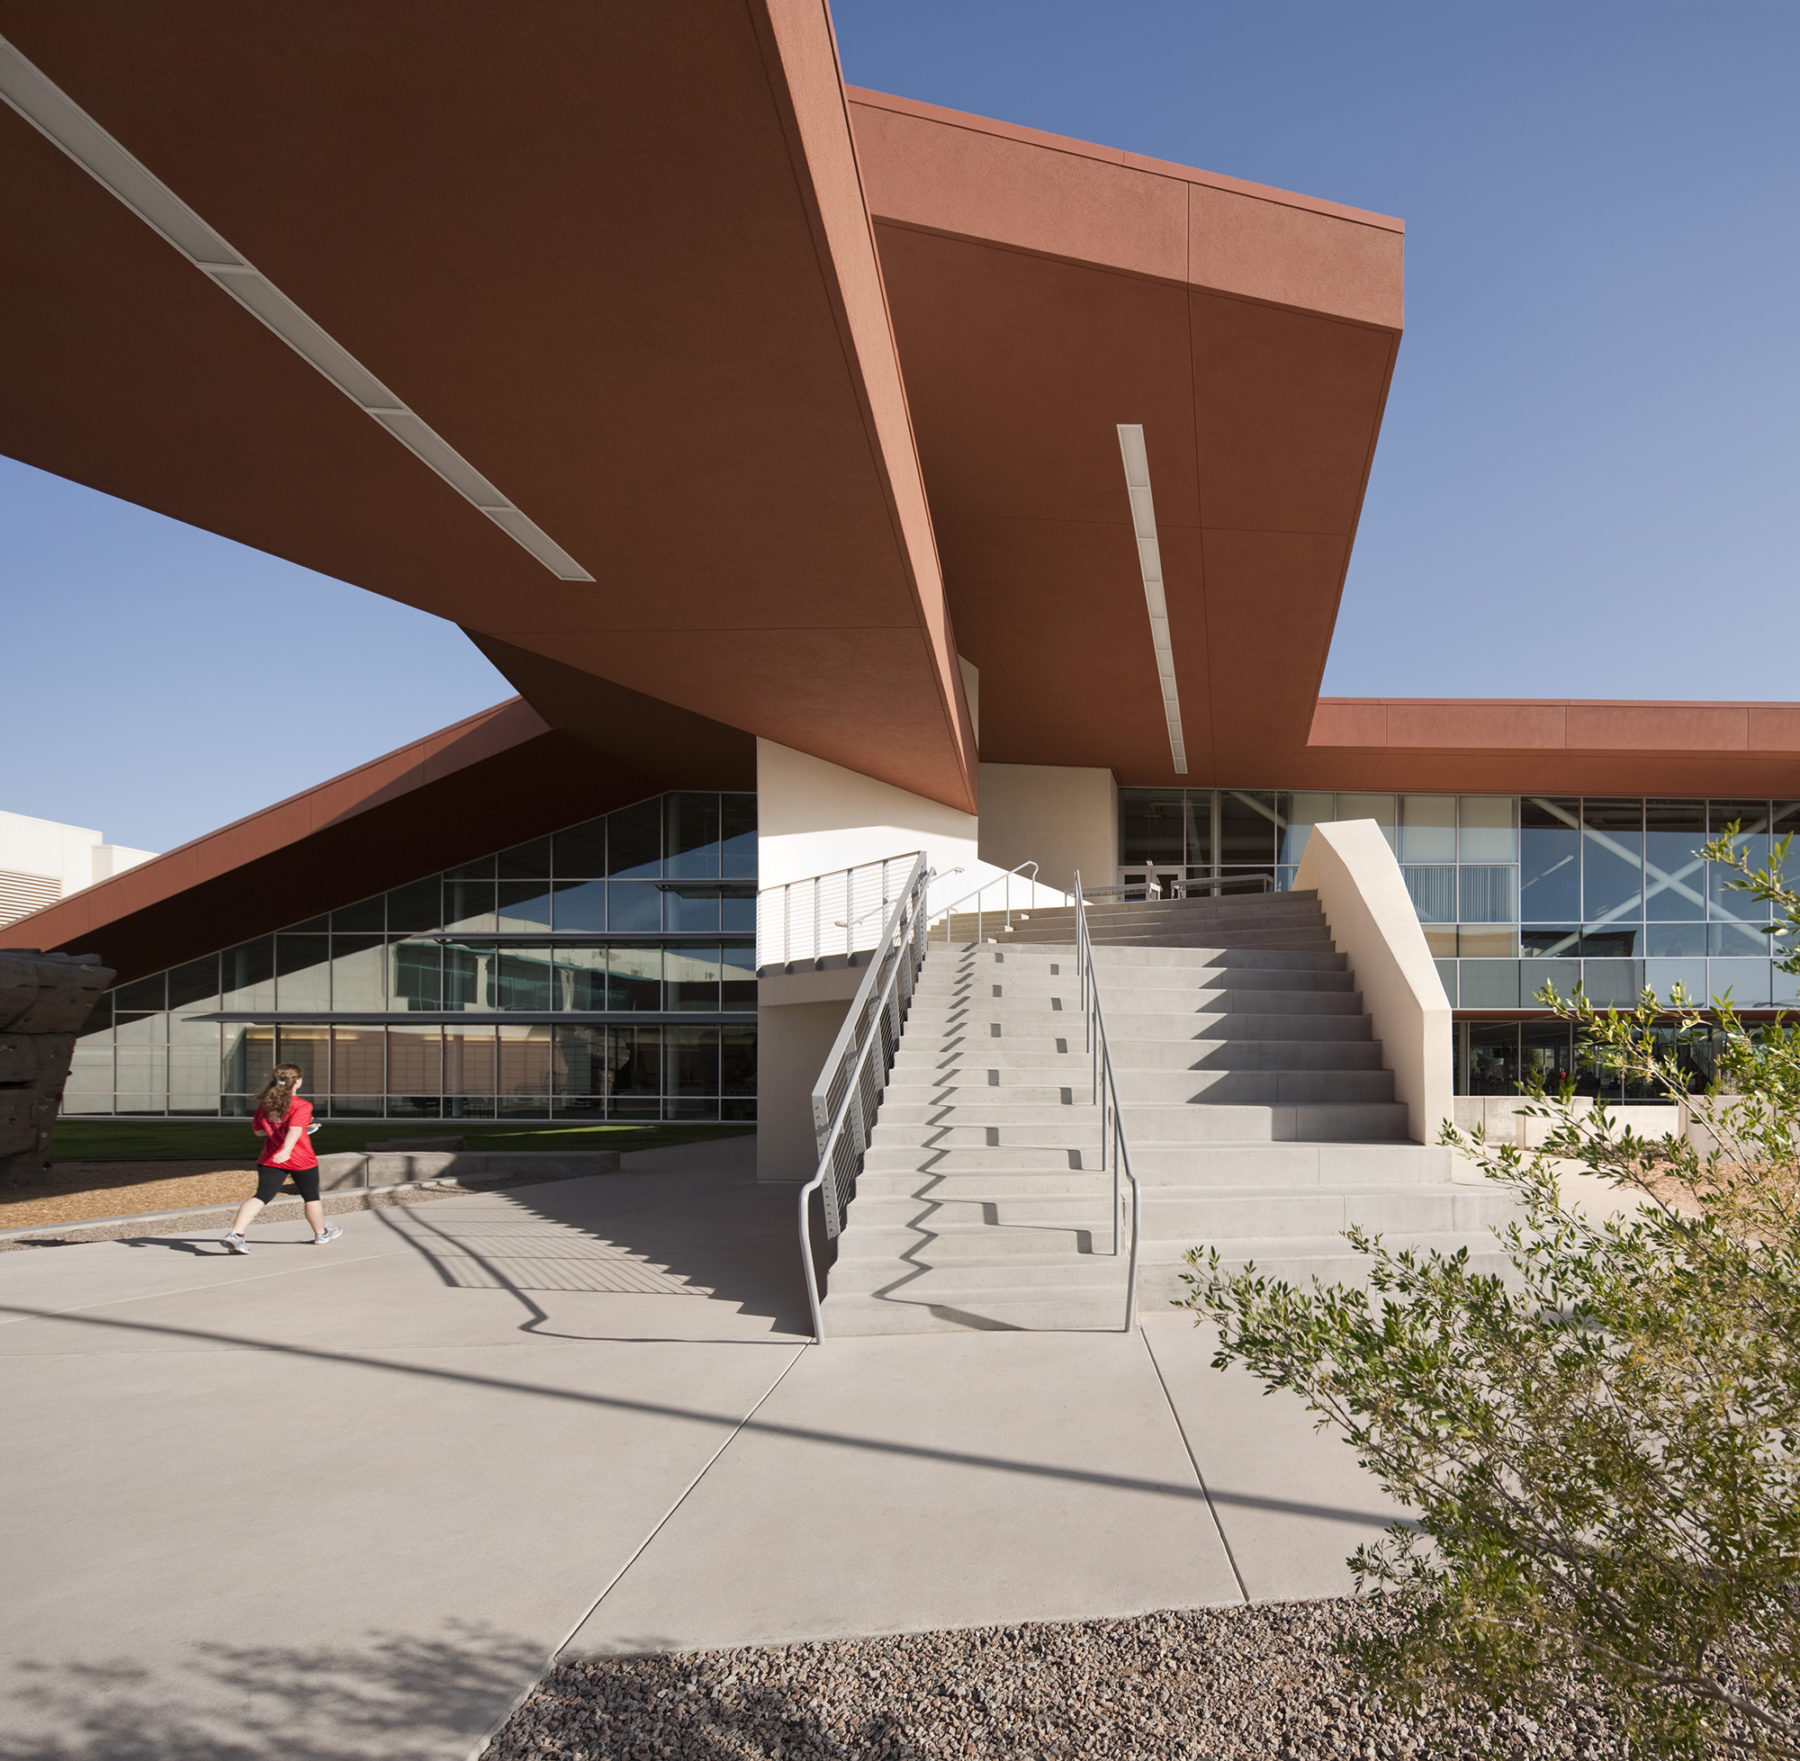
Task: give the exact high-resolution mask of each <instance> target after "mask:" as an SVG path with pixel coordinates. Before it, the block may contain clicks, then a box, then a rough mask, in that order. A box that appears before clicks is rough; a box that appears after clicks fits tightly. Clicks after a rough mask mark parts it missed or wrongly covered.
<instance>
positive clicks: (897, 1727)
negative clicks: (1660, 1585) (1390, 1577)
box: [483, 1600, 1618, 1761]
mask: <svg viewBox="0 0 1800 1761" xmlns="http://www.w3.org/2000/svg"><path fill="white" fill-rule="evenodd" d="M1388 1618H1390V1616H1389V1615H1388V1614H1387V1613H1386V1611H1385V1610H1383V1608H1382V1607H1381V1605H1380V1604H1379V1603H1376V1602H1356V1601H1349V1600H1346V1601H1338V1602H1294V1603H1285V1604H1276V1605H1272V1606H1269V1605H1265V1606H1262V1607H1255V1608H1223V1609H1201V1610H1196V1611H1191V1612H1172V1613H1164V1614H1148V1615H1143V1616H1140V1617H1138V1618H1136V1619H1131V1620H1096V1621H1080V1622H1074V1623H1070V1624H1066V1625H1065V1624H1057V1625H1042V1626H1017V1627H988V1628H980V1629H976V1630H972V1631H966V1632H935V1633H914V1634H909V1635H905V1636H902V1637H898V1638H882V1639H846V1640H835V1641H831V1642H826V1643H818V1644H808V1645H784V1646H770V1647H759V1648H755V1649H747V1650H737V1651H707V1652H693V1653H687V1654H679V1655H665V1656H655V1657H633V1658H615V1659H607V1660H604V1661H599V1662H589V1663H569V1664H564V1665H563V1666H561V1667H559V1668H557V1669H555V1670H553V1671H552V1672H551V1673H550V1674H549V1675H548V1676H546V1677H545V1678H544V1680H543V1681H542V1682H540V1683H539V1684H538V1686H537V1687H536V1688H534V1689H533V1690H532V1692H531V1694H530V1695H529V1697H528V1698H527V1699H526V1700H525V1701H524V1703H523V1704H522V1705H521V1706H520V1707H519V1708H518V1710H517V1711H516V1712H515V1713H514V1714H513V1716H512V1717H511V1718H510V1719H509V1720H508V1721H507V1723H506V1725H505V1727H504V1728H503V1729H502V1730H501V1731H500V1733H499V1735H498V1736H496V1737H495V1738H494V1740H493V1741H492V1743H490V1744H489V1746H488V1747H487V1749H486V1750H485V1751H484V1753H483V1761H540V1758H547V1757H557V1758H559V1761H603V1758H604V1761H651V1758H657V1761H690V1758H691V1761H728V1758H733V1757H765V1756H766V1757H771V1758H780V1761H799V1757H802V1756H813V1755H830V1756H845V1757H852V1756H853V1757H858V1758H859V1761H860V1758H862V1757H869V1758H871V1761H874V1758H877V1757H879V1758H891V1761H915V1758H917V1761H926V1758H930V1761H936V1758H937V1757H940V1756H942V1757H952V1756H954V1757H958V1758H965V1757H970V1756H975V1757H988V1756H1005V1757H1008V1758H1009V1761H1010V1758H1012V1757H1017V1758H1019V1761H1025V1758H1026V1757H1032V1758H1034V1761H1035V1758H1038V1757H1061V1756H1085V1755H1092V1756H1105V1757H1109V1758H1112V1757H1119V1758H1124V1757H1134V1758H1135V1757H1142V1758H1143V1761H1153V1758H1154V1761H1312V1758H1313V1757H1315V1756H1320V1757H1339V1756H1343V1757H1359V1758H1362V1761H1390V1758H1392V1761H1400V1758H1404V1757H1412V1756H1420V1757H1422V1756H1424V1755H1425V1754H1426V1753H1427V1750H1426V1748H1425V1745H1424V1742H1423V1740H1422V1736H1421V1729H1420V1726H1419V1725H1418V1724H1417V1723H1416V1722H1414V1721H1412V1720H1410V1719H1408V1718H1407V1717H1405V1716H1404V1715H1402V1714H1397V1713H1393V1712H1388V1711H1384V1710H1382V1709H1380V1708H1379V1707H1376V1706H1373V1705H1371V1703H1370V1700H1369V1697H1368V1695H1367V1694H1366V1693H1365V1692H1364V1691H1363V1690H1362V1689H1361V1688H1360V1687H1359V1686H1358V1684H1357V1682H1356V1681H1355V1680H1354V1679H1353V1678H1352V1677H1351V1676H1350V1675H1349V1673H1348V1672H1347V1671H1346V1669H1345V1667H1344V1666H1343V1665H1342V1664H1341V1663H1340V1662H1339V1661H1338V1660H1337V1658H1336V1656H1335V1655H1334V1654H1333V1647H1334V1646H1335V1644H1336V1643H1337V1640H1338V1638H1339V1636H1340V1634H1342V1633H1343V1632H1344V1631H1345V1630H1346V1629H1347V1628H1349V1627H1352V1626H1364V1627H1367V1626H1370V1625H1372V1624H1373V1623H1375V1622H1379V1621H1383V1620H1386V1619H1388ZM1432 1723H1433V1726H1434V1729H1435V1730H1436V1731H1437V1732H1438V1734H1439V1736H1440V1739H1443V1746H1442V1747H1441V1748H1440V1749H1439V1750H1438V1751H1437V1752H1438V1753H1440V1754H1444V1755H1449V1756H1453V1757H1457V1758H1459V1761H1460V1758H1461V1757H1464V1756H1469V1757H1474V1756H1484V1757H1492V1756H1520V1757H1523V1756H1574V1757H1581V1758H1582V1761H1588V1758H1593V1761H1600V1758H1602V1757H1607V1756H1612V1755H1615V1754H1616V1753H1617V1752H1618V1751H1617V1746H1616V1744H1615V1743H1614V1742H1613V1740H1612V1739H1611V1738H1610V1737H1609V1735H1608V1734H1607V1731H1606V1728H1605V1726H1604V1724H1603V1723H1602V1721H1601V1720H1600V1719H1599V1718H1598V1717H1596V1716H1595V1715H1594V1714H1593V1713H1592V1712H1591V1711H1588V1710H1586V1709H1582V1708H1573V1707H1572V1708H1569V1709H1567V1710H1566V1711H1564V1712H1562V1713H1560V1714H1559V1715H1558V1717H1557V1718H1556V1719H1554V1720H1553V1721H1550V1722H1547V1723H1544V1724H1535V1723H1533V1722H1532V1721H1530V1720H1528V1719H1523V1718H1513V1717H1510V1716H1505V1715H1503V1716H1501V1717H1499V1718H1496V1719H1489V1718H1486V1717H1485V1716H1482V1715H1481V1714H1480V1713H1479V1711H1478V1710H1470V1709H1462V1710H1459V1711H1458V1712H1456V1713H1452V1714H1449V1715H1447V1716H1444V1717H1437V1718H1434V1719H1433V1721H1432Z"/></svg>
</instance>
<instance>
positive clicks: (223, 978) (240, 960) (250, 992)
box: [219, 936, 275, 1014]
mask: <svg viewBox="0 0 1800 1761" xmlns="http://www.w3.org/2000/svg"><path fill="white" fill-rule="evenodd" d="M219 969H220V979H219V982H220V985H221V987H222V988H221V990H220V993H219V1002H220V1006H221V1007H222V1008H223V1009H225V1010H226V1011H227V1012H228V1013H231V1014H248V1013H250V1012H251V1011H252V1010H255V1011H257V1012H258V1013H266V1012H267V1011H268V1010H271V1009H273V1008H274V1007H275V938H274V937H273V936H260V937H258V938H257V940H255V941H253V942H245V943H243V944H242V945H241V946H239V947H236V948H227V949H226V950H225V952H224V953H223V954H221V955H220V956H219Z"/></svg>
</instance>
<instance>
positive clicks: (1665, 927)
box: [1644, 923, 1706, 958]
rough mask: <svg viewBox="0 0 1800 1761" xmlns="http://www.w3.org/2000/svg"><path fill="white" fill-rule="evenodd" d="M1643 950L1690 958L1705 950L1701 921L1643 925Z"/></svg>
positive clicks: (1647, 952)
mask: <svg viewBox="0 0 1800 1761" xmlns="http://www.w3.org/2000/svg"><path fill="white" fill-rule="evenodd" d="M1644 952H1645V953H1646V954H1651V955H1655V956H1659V957H1661V956H1667V957H1670V958H1690V957H1695V956H1698V955H1702V954H1704V953H1705V952H1706V925H1705V924H1703V923H1651V924H1646V925H1645V927H1644Z"/></svg>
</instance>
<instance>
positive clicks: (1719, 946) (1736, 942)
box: [1706, 923, 1769, 960]
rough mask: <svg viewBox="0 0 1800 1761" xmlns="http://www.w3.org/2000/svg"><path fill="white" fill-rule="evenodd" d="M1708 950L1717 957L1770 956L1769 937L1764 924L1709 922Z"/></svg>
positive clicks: (1707, 929) (1757, 957)
mask: <svg viewBox="0 0 1800 1761" xmlns="http://www.w3.org/2000/svg"><path fill="white" fill-rule="evenodd" d="M1706 951H1707V952H1708V953H1709V954H1711V955H1714V956H1715V957H1719V958H1724V959H1727V960H1729V959H1731V958H1733V957H1736V958H1738V959H1750V958H1756V959H1762V960H1766V959H1768V957H1769V938H1768V937H1767V936H1766V935H1764V934H1763V931H1762V926H1761V925H1760V924H1753V923H1709V924H1708V925H1707V926H1706Z"/></svg>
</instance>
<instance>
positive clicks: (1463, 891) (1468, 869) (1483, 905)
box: [1457, 866, 1519, 923]
mask: <svg viewBox="0 0 1800 1761" xmlns="http://www.w3.org/2000/svg"><path fill="white" fill-rule="evenodd" d="M1457 872H1458V873H1459V874H1460V876H1461V880H1460V882H1459V885H1458V892H1459V895H1460V897H1459V903H1460V906H1461V910H1460V913H1459V915H1460V917H1461V920H1462V921H1463V922H1464V923H1512V922H1514V921H1516V919H1517V918H1518V915H1519V894H1518V886H1519V871H1518V870H1517V869H1516V868H1500V867H1487V866H1483V867H1479V868H1478V867H1473V866H1465V867H1463V868H1461V869H1459V870H1458V871H1457Z"/></svg>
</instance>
